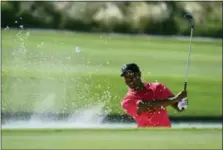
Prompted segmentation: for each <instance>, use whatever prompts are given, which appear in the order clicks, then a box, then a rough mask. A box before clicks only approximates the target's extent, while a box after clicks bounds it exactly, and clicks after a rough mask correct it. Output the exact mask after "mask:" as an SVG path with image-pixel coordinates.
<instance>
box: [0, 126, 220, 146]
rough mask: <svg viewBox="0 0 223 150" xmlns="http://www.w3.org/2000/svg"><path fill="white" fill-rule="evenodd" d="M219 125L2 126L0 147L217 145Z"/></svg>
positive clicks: (218, 142)
mask: <svg viewBox="0 0 223 150" xmlns="http://www.w3.org/2000/svg"><path fill="white" fill-rule="evenodd" d="M221 133H222V129H74V130H71V129H69V130H67V129H55V130H54V129H49V130H47V129H40V130H3V131H2V149H221V148H222V134H221Z"/></svg>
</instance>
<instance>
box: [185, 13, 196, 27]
mask: <svg viewBox="0 0 223 150" xmlns="http://www.w3.org/2000/svg"><path fill="white" fill-rule="evenodd" d="M184 18H185V19H187V20H188V21H189V23H190V25H191V28H194V19H193V16H192V15H190V14H185V15H184Z"/></svg>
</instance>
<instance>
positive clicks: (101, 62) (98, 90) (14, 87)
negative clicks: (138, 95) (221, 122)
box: [2, 30, 222, 148]
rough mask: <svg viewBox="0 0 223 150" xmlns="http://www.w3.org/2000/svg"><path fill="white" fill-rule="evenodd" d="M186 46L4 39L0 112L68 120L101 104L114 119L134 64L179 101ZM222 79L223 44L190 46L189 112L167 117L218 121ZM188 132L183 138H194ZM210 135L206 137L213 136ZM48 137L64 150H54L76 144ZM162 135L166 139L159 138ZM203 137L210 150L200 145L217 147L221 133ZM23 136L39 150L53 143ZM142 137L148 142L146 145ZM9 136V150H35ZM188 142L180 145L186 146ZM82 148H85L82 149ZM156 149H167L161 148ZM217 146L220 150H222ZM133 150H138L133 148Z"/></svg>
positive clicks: (151, 41) (111, 39)
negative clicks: (124, 72) (124, 70)
mask: <svg viewBox="0 0 223 150" xmlns="http://www.w3.org/2000/svg"><path fill="white" fill-rule="evenodd" d="M188 46H189V41H188V40H180V39H167V38H155V37H148V38H146V37H130V36H126V37H124V36H117V35H106V34H101V35H100V34H81V33H75V32H73V33H72V32H51V31H38V30H33V31H32V30H24V31H22V30H20V31H19V30H8V31H3V32H2V111H3V112H19V111H25V112H33V111H36V112H44V111H50V112H55V113H66V112H68V113H69V112H73V111H75V110H76V109H77V108H81V107H85V106H88V105H93V106H94V104H95V103H99V102H101V103H104V109H105V110H106V111H107V112H108V113H109V114H124V112H123V110H122V109H121V107H120V101H121V100H122V98H123V97H124V95H125V93H126V91H127V87H126V86H125V84H124V82H123V79H122V78H121V77H120V68H121V67H122V65H123V64H124V63H129V62H135V63H137V64H138V65H139V66H140V67H141V69H142V73H143V74H142V75H143V79H145V80H146V81H149V82H155V81H159V82H162V83H164V84H165V85H167V86H168V87H169V88H170V89H171V90H172V91H173V92H174V93H177V92H179V91H180V90H182V89H183V83H184V73H185V63H186V59H187V54H188ZM221 78H222V43H221V42H218V41H193V43H192V51H191V65H190V68H189V77H188V95H189V96H188V97H189V101H190V102H189V107H188V110H186V111H185V112H183V113H180V114H179V113H175V112H174V111H173V110H172V109H170V115H171V116H175V115H177V116H194V115H197V116H221V114H222V87H221V86H222V82H221ZM49 99H50V100H49ZM45 107H47V108H45ZM44 108H45V109H44ZM150 132H151V134H155V132H153V131H150ZM182 132H183V131H182ZM187 132H188V133H186V134H193V133H192V132H189V131H187ZM198 132H200V131H198ZM102 133H103V134H101V135H98V136H96V137H95V138H96V139H97V138H99V140H103V137H104V136H107V133H106V132H102ZM131 133H132V132H130V133H129V134H131ZM146 133H148V135H150V136H149V140H151V139H152V136H151V134H150V133H149V131H148V132H146ZM179 133H180V132H179ZM179 133H178V132H174V133H173V138H174V139H176V140H179V139H178V137H179V136H180V134H179ZM207 133H208V134H209V131H207ZM10 134H12V135H13V136H10ZM22 134H23V133H22ZM35 134H38V132H35ZM42 134H43V135H42ZM51 134H52V135H50V136H52V137H53V138H54V140H58V141H59V140H62V141H64V142H60V144H58V142H54V144H56V145H54V146H55V148H56V146H58V147H57V148H59V147H66V146H69V145H70V144H72V140H71V139H72V138H71V137H72V134H69V133H66V134H65V133H51ZM54 134H62V136H65V138H58V136H54ZM109 134H110V133H109ZM158 134H165V133H161V132H159V133H158ZM202 134H204V135H202ZM202 134H201V135H198V136H194V138H195V139H194V140H198V142H200V144H198V145H197V146H198V147H199V146H201V147H204V148H207V147H208V146H207V145H206V144H207V142H205V141H208V140H205V141H203V140H202V138H201V139H200V137H203V136H205V137H206V136H207V137H206V139H209V138H210V140H211V141H213V142H217V141H218V140H217V141H215V140H214V139H215V138H213V137H214V135H215V134H218V132H216V131H210V134H211V136H208V134H206V133H205V132H204V133H202ZM24 135H25V136H21V138H19V139H18V141H19V140H21V141H26V140H31V141H33V143H36V144H37V147H39V148H42V146H43V145H38V143H40V142H34V141H36V140H37V141H38V140H43V142H46V141H48V140H50V136H49V135H47V136H46V137H44V133H41V134H38V136H37V137H36V136H33V135H32V134H31V133H24ZM139 135H140V136H136V137H134V136H133V137H132V138H133V139H134V138H135V139H134V140H139V141H140V140H142V139H144V138H145V136H147V134H144V133H142V132H140V134H139ZM141 135H142V137H144V138H141ZM4 136H5V139H4V140H3V141H4V143H6V142H8V141H14V142H13V144H10V145H8V146H12V148H13V146H14V147H17V146H18V145H19V144H21V145H20V146H27V147H29V146H32V145H33V143H32V142H28V143H29V144H30V145H29V144H27V145H23V144H22V142H17V141H16V140H17V138H18V137H19V135H17V133H5V135H4ZM90 136H92V137H91V138H94V136H95V135H92V134H90ZM123 136H124V137H123V138H124V139H122V140H125V138H127V136H128V134H126V135H123ZM80 137H82V138H86V139H85V140H88V138H87V136H84V135H82V136H80ZM112 137H116V135H111V136H110V138H111V139H113V140H114V138H112ZM164 137H168V135H167V134H165V135H164ZM188 137H189V136H187V137H183V138H185V139H187V138H188ZM66 138H67V140H66ZM160 138H162V136H161V137H160ZM106 139H107V138H105V139H104V140H106ZM82 140H83V139H82ZM113 140H111V142H110V143H112V142H114V144H115V145H113V147H116V148H118V147H120V148H121V147H122V145H121V144H117V143H116V142H117V141H118V140H114V141H113ZM134 140H131V139H128V138H127V140H126V141H124V142H127V143H132V141H134ZM149 140H148V141H149ZM77 141H78V140H77ZM130 141H131V142H130ZM69 142H70V143H69ZM61 143H63V144H61ZM77 143H78V142H77ZM93 143H94V142H93ZM208 143H209V142H208ZM210 143H211V142H210ZM17 144H18V145H17ZM47 144H50V142H46V143H45V144H44V145H45V146H46V147H47V146H48V147H49V146H50V145H47ZM57 144H58V145H57ZM81 144H82V146H84V144H83V143H81ZM81 144H80V145H78V144H77V147H79V146H80V147H82V146H81ZM90 144H91V143H90V142H89V145H90ZM98 144H99V145H98V146H101V148H105V147H106V144H105V145H103V144H102V143H98ZM100 144H101V145H100ZM156 144H157V143H156ZM176 144H177V142H176V143H174V142H172V143H170V145H169V147H171V146H176ZM179 144H182V143H179ZM139 145H141V146H142V148H145V147H148V146H150V147H151V148H153V147H154V146H155V144H153V143H150V142H145V143H144V144H139ZM157 145H158V146H161V147H162V144H157ZM107 146H108V145H107ZM191 146H192V147H194V146H196V144H193V143H192V145H191ZM210 146H212V145H210ZM218 146H219V144H217V147H218ZM5 147H6V144H5ZM96 147H97V145H96ZM123 147H125V145H124V146H123ZM129 147H132V148H133V147H134V146H133V145H131V146H129ZM92 148H93V147H92ZM108 148H109V147H108ZM181 148H183V147H181Z"/></svg>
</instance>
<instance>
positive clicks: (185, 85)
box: [184, 82, 187, 91]
mask: <svg viewBox="0 0 223 150" xmlns="http://www.w3.org/2000/svg"><path fill="white" fill-rule="evenodd" d="M184 90H185V91H186V90H187V82H184Z"/></svg>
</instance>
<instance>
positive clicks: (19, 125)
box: [2, 120, 222, 129]
mask: <svg viewBox="0 0 223 150" xmlns="http://www.w3.org/2000/svg"><path fill="white" fill-rule="evenodd" d="M52 128H53V129H82V128H85V129H88V128H94V129H97V128H99V129H100V128H103V129H106V128H108V129H112V128H115V129H118V128H136V124H135V123H83V122H72V121H71V122H69V121H53V122H51V121H49V122H46V121H37V120H33V121H11V122H8V123H6V124H4V125H2V129H52ZM172 128H222V124H221V123H201V122H191V123H186V122H184V123H179V122H178V123H177V122H173V123H172Z"/></svg>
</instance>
